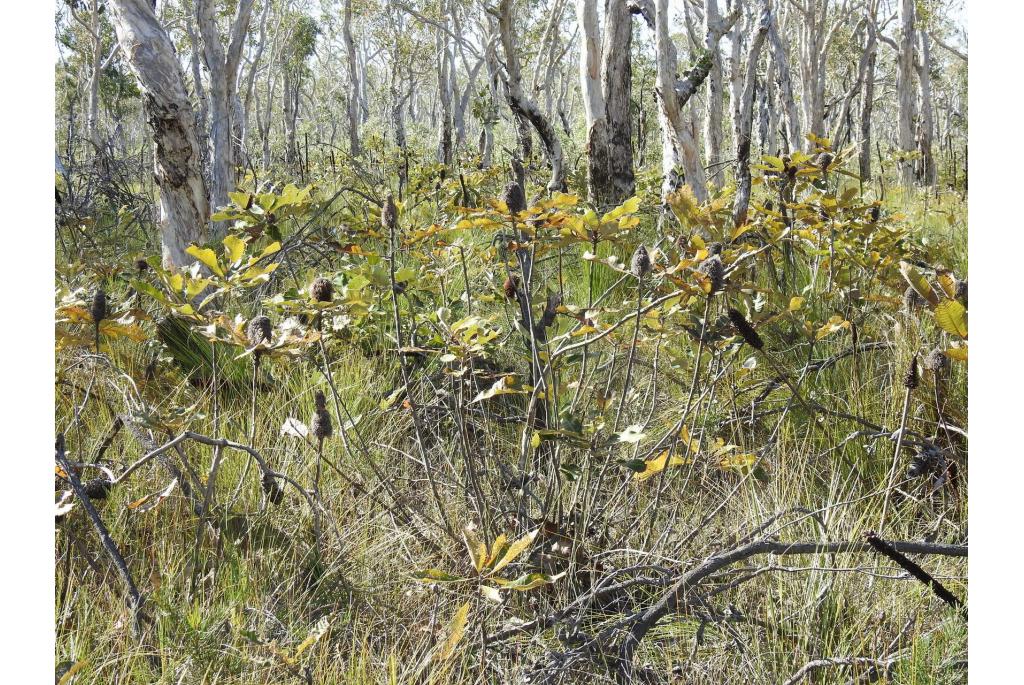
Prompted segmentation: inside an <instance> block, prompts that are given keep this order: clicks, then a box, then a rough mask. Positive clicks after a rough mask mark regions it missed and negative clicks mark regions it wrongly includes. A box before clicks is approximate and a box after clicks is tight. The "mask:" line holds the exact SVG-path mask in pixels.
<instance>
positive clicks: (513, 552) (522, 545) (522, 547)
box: [491, 528, 540, 573]
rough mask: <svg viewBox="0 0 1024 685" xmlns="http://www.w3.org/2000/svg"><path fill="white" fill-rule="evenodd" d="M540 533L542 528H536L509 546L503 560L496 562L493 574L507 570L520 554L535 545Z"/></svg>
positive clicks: (492, 568) (492, 570) (492, 569)
mask: <svg viewBox="0 0 1024 685" xmlns="http://www.w3.org/2000/svg"><path fill="white" fill-rule="evenodd" d="M539 532H540V528H536V529H534V530H532V531H530V532H529V533H527V534H526V535H524V536H523V537H521V538H519V539H518V540H516V541H515V542H513V543H512V544H511V545H509V546H508V549H507V550H505V554H503V555H502V557H501V559H499V560H498V561H496V562H495V563H494V565H493V566H492V567H491V573H497V572H498V571H500V570H501V569H503V568H505V567H506V566H508V565H509V564H511V563H512V562H513V561H515V560H516V558H518V557H519V555H520V554H522V553H523V552H525V551H526V550H527V549H528V548H529V547H530V545H532V544H533V541H534V540H535V539H536V537H537V533H539Z"/></svg>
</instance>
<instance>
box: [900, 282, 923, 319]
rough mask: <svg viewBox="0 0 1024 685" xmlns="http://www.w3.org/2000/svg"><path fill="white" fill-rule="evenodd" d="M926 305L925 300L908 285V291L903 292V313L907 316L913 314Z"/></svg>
mask: <svg viewBox="0 0 1024 685" xmlns="http://www.w3.org/2000/svg"><path fill="white" fill-rule="evenodd" d="M924 305H925V300H924V298H923V297H921V295H920V293H918V292H917V291H916V290H914V289H913V288H912V287H910V286H909V285H908V286H907V289H906V290H905V291H904V292H903V311H904V312H906V313H907V314H913V313H914V312H915V311H916V310H918V309H920V308H921V307H924Z"/></svg>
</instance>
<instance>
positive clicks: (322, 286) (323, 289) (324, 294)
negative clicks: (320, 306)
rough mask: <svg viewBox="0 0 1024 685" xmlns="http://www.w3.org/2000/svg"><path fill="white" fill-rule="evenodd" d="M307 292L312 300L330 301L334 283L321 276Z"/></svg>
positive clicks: (332, 295)
mask: <svg viewBox="0 0 1024 685" xmlns="http://www.w3.org/2000/svg"><path fill="white" fill-rule="evenodd" d="M309 294H310V296H311V297H312V298H313V301H314V302H330V301H331V300H333V299H334V284H333V283H331V282H330V281H329V280H327V279H326V278H324V277H323V276H321V277H320V278H317V279H316V280H315V281H313V285H311V286H310V287H309Z"/></svg>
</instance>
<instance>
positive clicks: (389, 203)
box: [380, 193, 398, 231]
mask: <svg viewBox="0 0 1024 685" xmlns="http://www.w3.org/2000/svg"><path fill="white" fill-rule="evenodd" d="M380 225H381V226H383V227H384V230H385V231H391V230H394V229H396V228H398V207H396V206H395V196H394V195H392V194H391V193H388V196H387V198H386V199H385V200H384V207H383V208H382V209H381V212H380Z"/></svg>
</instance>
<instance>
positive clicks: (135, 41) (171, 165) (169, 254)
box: [111, 0, 210, 268]
mask: <svg viewBox="0 0 1024 685" xmlns="http://www.w3.org/2000/svg"><path fill="white" fill-rule="evenodd" d="M111 4H112V6H113V18H112V20H113V23H114V29H115V31H116V32H117V38H118V41H119V42H120V43H121V49H122V50H123V52H124V55H125V56H126V57H127V59H128V63H129V65H130V66H131V69H132V71H133V72H134V74H135V76H136V78H137V79H138V80H139V84H140V86H141V88H142V93H143V99H144V101H145V104H146V113H147V115H148V119H149V125H150V126H151V127H152V129H153V139H154V142H155V147H156V159H155V169H154V175H155V177H156V183H157V185H158V186H159V188H160V238H161V243H162V244H163V263H164V266H165V267H167V268H175V267H182V266H185V265H187V264H190V263H191V262H192V261H193V259H192V257H191V256H190V255H188V254H187V253H186V252H185V250H186V248H188V246H189V245H190V244H192V243H200V242H203V241H204V239H205V233H206V230H205V229H206V222H207V219H208V218H209V215H210V209H209V200H208V198H207V195H206V185H205V184H204V183H203V176H202V173H201V172H200V168H199V143H198V141H197V140H196V128H195V117H194V116H193V114H192V107H191V105H190V104H189V101H188V95H187V93H186V92H185V82H184V78H183V77H182V73H181V66H180V65H179V64H178V58H177V56H176V55H175V54H174V44H173V43H172V42H171V39H170V38H169V37H168V35H167V32H166V31H165V30H164V29H163V27H162V26H161V25H160V22H159V21H158V20H157V18H156V15H155V14H154V13H153V7H152V5H151V4H150V3H149V0H112V1H111Z"/></svg>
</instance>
